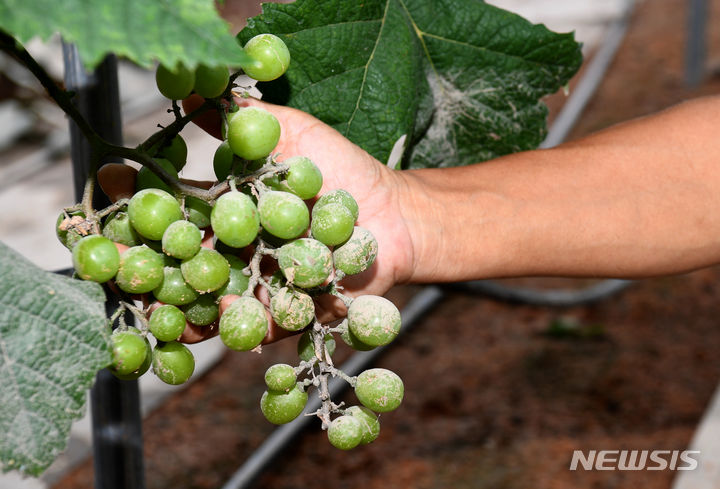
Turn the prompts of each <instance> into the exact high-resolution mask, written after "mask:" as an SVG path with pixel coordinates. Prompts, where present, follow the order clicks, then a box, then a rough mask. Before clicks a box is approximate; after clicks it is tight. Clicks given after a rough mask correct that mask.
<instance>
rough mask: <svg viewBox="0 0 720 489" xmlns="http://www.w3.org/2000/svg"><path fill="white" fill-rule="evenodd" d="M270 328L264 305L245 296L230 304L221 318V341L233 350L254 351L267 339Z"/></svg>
mask: <svg viewBox="0 0 720 489" xmlns="http://www.w3.org/2000/svg"><path fill="white" fill-rule="evenodd" d="M268 326H269V325H268V320H267V316H266V315H265V307H264V306H263V305H262V303H261V302H260V301H259V300H257V299H255V298H254V297H246V296H243V297H240V298H239V299H237V300H235V301H234V302H233V303H232V304H230V306H228V308H227V309H225V312H224V313H223V315H222V317H221V318H220V339H221V340H222V342H223V343H224V344H225V346H227V347H228V348H230V349H231V350H236V351H247V350H252V349H253V348H255V347H256V346H258V345H259V344H260V343H261V342H262V340H263V338H265V335H266V334H267V331H268Z"/></svg>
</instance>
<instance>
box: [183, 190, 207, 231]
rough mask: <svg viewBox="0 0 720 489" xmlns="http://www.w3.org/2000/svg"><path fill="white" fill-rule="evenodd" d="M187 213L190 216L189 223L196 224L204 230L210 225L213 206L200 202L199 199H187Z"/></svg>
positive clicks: (188, 197)
mask: <svg viewBox="0 0 720 489" xmlns="http://www.w3.org/2000/svg"><path fill="white" fill-rule="evenodd" d="M185 212H186V213H187V216H188V221H190V222H191V223H193V224H195V225H196V226H197V227H198V228H200V229H204V228H206V227H208V226H209V225H210V212H212V206H211V205H210V204H208V203H207V202H205V201H204V200H200V199H198V198H197V197H190V196H187V197H185Z"/></svg>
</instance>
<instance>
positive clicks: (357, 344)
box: [340, 328, 375, 351]
mask: <svg viewBox="0 0 720 489" xmlns="http://www.w3.org/2000/svg"><path fill="white" fill-rule="evenodd" d="M340 338H341V339H342V340H343V343H345V344H346V345H347V346H349V347H350V348H352V349H353V350H357V351H370V350H372V349H373V348H375V346H373V345H366V344H365V343H363V342H362V341H360V340H359V339H358V338H357V336H355V335H354V334H353V332H352V331H350V328H347V329H346V330H345V331H343V332H342V333H341V334H340Z"/></svg>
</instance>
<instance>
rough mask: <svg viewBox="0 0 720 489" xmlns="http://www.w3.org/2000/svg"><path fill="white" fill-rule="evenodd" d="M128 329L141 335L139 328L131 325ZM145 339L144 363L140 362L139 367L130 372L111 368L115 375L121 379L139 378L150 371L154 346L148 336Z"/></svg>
mask: <svg viewBox="0 0 720 489" xmlns="http://www.w3.org/2000/svg"><path fill="white" fill-rule="evenodd" d="M127 331H128V332H133V333H135V334H137V335H138V336H139V335H140V331H139V330H138V329H137V328H133V327H130V328H128V329H127ZM143 341H144V343H145V359H144V360H143V362H142V364H140V366H139V367H138V368H137V369H135V370H133V371H132V372H130V373H129V374H120V373H118V372H115V371H113V370H112V368H111V369H109V370H110V372H112V374H113V375H114V376H115V377H117V378H118V379H120V380H136V379H139V378H140V377H141V376H142V375H143V374H144V373H145V372H147V371H148V369H149V368H150V365H151V364H152V346H151V345H150V342H149V341H148V339H147V338H143Z"/></svg>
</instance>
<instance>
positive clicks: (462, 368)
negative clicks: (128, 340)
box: [55, 0, 720, 489]
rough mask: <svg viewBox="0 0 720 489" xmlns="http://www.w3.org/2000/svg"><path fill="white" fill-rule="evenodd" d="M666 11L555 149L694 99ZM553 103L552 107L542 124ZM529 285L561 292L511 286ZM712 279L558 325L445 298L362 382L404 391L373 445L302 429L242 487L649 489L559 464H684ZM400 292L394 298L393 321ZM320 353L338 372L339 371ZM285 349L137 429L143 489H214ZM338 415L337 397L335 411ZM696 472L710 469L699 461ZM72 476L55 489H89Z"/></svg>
mask: <svg viewBox="0 0 720 489" xmlns="http://www.w3.org/2000/svg"><path fill="white" fill-rule="evenodd" d="M687 5H688V2H685V1H682V0H653V1H652V2H650V1H645V2H639V3H638V5H637V7H636V11H635V13H634V16H633V19H632V23H631V25H630V28H629V31H628V35H627V37H626V39H625V41H624V42H623V44H622V46H621V48H620V51H619V53H618V55H617V58H616V60H615V62H614V63H613V64H612V66H611V68H610V71H609V73H608V75H607V77H606V79H605V80H604V82H603V84H602V86H601V87H600V90H599V92H598V93H597V94H596V96H595V97H594V99H593V101H592V103H591V104H590V106H589V107H588V109H587V110H586V112H585V114H584V116H583V118H582V120H581V122H580V124H579V125H578V127H577V129H576V131H575V132H574V134H573V137H579V136H582V135H583V134H585V133H587V132H589V131H594V130H597V129H601V128H602V127H606V126H607V125H610V124H612V123H615V122H619V121H622V120H626V119H628V118H631V117H636V116H639V115H643V114H647V113H650V112H653V111H657V110H660V109H662V108H664V107H667V106H669V105H672V104H674V103H677V102H680V101H681V100H684V99H687V98H691V97H695V96H699V95H704V94H710V93H720V80H719V79H718V78H717V77H713V76H712V75H711V74H710V73H708V78H707V79H706V81H705V82H704V83H703V84H702V86H701V87H699V88H698V89H696V90H692V91H689V90H687V89H686V88H685V87H684V83H683V64H684V46H685V44H684V43H685V36H686V29H685V26H686V10H687ZM709 5H710V7H711V9H710V19H711V20H710V21H709V24H708V28H709V35H710V38H709V40H708V49H709V57H710V59H709V66H713V65H714V61H713V60H716V59H720V58H718V57H719V56H720V53H719V52H718V49H720V29H717V28H716V27H717V21H716V20H714V19H717V18H718V15H720V0H712V1H711V2H709ZM561 98H562V97H553V98H552V99H551V100H550V105H551V106H552V107H554V108H557V106H558V105H559V103H560V102H561ZM523 283H526V284H527V283H532V284H535V285H550V284H560V285H562V286H563V287H568V286H569V285H571V284H575V285H577V284H581V283H584V282H576V281H556V280H552V281H550V280H537V279H535V280H527V281H523ZM719 284H720V267H716V268H709V269H705V270H700V271H697V272H694V273H691V274H687V275H682V276H675V277H666V278H658V279H652V280H643V281H640V282H637V283H636V284H634V285H633V286H631V287H630V288H629V289H627V290H626V291H625V292H623V293H621V294H620V295H617V296H615V297H613V298H611V299H608V300H606V301H603V302H600V303H597V304H594V305H590V306H586V307H574V308H566V309H549V308H540V307H530V306H523V305H508V304H503V303H498V302H496V301H493V300H489V299H485V298H482V297H478V296H473V295H469V294H463V293H460V292H449V293H448V295H447V297H446V299H444V300H443V301H442V303H441V304H440V305H439V306H438V307H436V308H435V309H434V310H432V312H430V313H429V314H427V315H425V317H424V318H423V319H422V321H420V322H419V323H418V324H417V325H416V326H415V327H414V328H413V330H412V331H411V332H410V333H409V334H407V335H401V336H400V337H399V338H398V339H396V340H395V342H394V343H393V346H392V347H391V348H390V349H389V350H388V352H387V353H386V354H385V355H383V356H382V357H381V359H380V360H379V362H378V363H377V364H376V365H374V366H375V367H381V368H387V369H390V370H392V371H394V372H396V373H398V374H399V375H400V377H401V378H402V379H403V381H404V383H405V399H404V401H403V403H402V404H401V406H400V407H399V408H398V409H397V410H396V411H393V412H390V413H384V414H382V415H381V416H380V425H381V431H380V436H379V438H378V439H377V440H376V441H375V442H373V443H371V444H370V445H368V446H365V447H360V448H356V449H354V450H352V451H349V452H344V451H340V450H337V449H335V448H333V447H331V446H330V444H329V443H328V441H327V437H326V434H325V433H324V432H322V431H321V430H320V427H319V423H317V422H313V423H312V426H311V428H310V429H308V430H306V431H305V432H303V434H302V435H301V436H300V437H299V438H298V439H296V440H295V441H294V442H293V443H292V444H291V445H290V446H289V447H287V448H286V449H285V450H284V451H283V452H282V453H281V454H280V456H279V458H278V459H276V460H275V461H273V463H272V464H271V466H270V467H269V468H268V469H267V470H266V472H265V473H264V474H263V475H262V476H261V477H260V479H259V480H258V481H257V482H256V484H255V487H262V488H264V489H294V488H307V487H325V488H332V489H344V488H348V489H351V488H352V489H355V488H363V489H392V488H412V489H423V488H428V489H429V488H433V489H434V488H437V489H440V488H442V489H450V488H452V489H464V488H473V489H484V488H488V489H490V488H493V489H496V488H503V489H580V488H613V489H644V488H653V489H667V488H670V485H671V482H672V480H673V477H674V476H675V474H676V473H675V472H672V471H669V470H666V471H646V470H641V471H632V472H620V471H584V470H578V471H570V470H568V466H569V462H570V459H571V456H572V453H573V450H586V451H587V450H602V449H607V450H620V449H641V450H642V449H648V450H652V449H668V450H681V449H684V448H685V447H686V446H687V444H688V442H689V440H690V439H691V437H692V435H693V433H694V430H695V428H696V427H697V424H698V422H699V420H700V417H701V416H702V414H703V412H704V410H705V408H706V407H707V404H708V402H709V400H710V399H711V396H712V394H713V392H714V390H715V388H716V386H717V385H718V381H719V380H720V360H718V351H720V324H719V321H718V317H719V316H720V315H719V314H718V308H719V304H720V286H719ZM416 290H417V287H403V288H398V289H395V290H393V291H392V292H391V294H389V297H390V298H391V299H392V300H393V301H395V302H396V304H397V305H398V306H401V305H402V303H403V302H404V301H406V300H407V298H408V297H409V296H410V295H411V294H412V293H413V292H415V291H416ZM348 353H349V352H348V350H347V349H346V348H345V347H344V345H343V344H342V342H340V341H338V352H337V354H336V358H337V360H338V362H337V363H338V364H339V363H341V362H342V358H344V357H345V356H346V355H347V354H348ZM294 358H295V342H294V341H293V340H286V341H282V342H280V343H278V344H276V345H273V346H269V347H265V348H263V352H262V355H257V354H255V353H235V352H228V353H227V354H226V355H225V356H224V358H223V360H222V361H221V362H220V364H219V365H218V366H217V367H216V368H215V369H213V370H212V371H210V372H209V373H208V374H206V375H205V376H203V377H202V378H199V379H196V381H195V382H194V383H193V384H192V385H191V386H189V387H188V388H187V389H184V390H179V391H178V393H177V394H176V395H174V396H172V397H171V398H170V399H169V400H168V401H167V402H166V403H165V404H164V405H163V406H162V407H161V408H159V409H158V410H157V411H155V412H154V413H152V414H151V415H150V416H149V418H148V419H147V420H146V421H145V424H144V426H143V429H144V435H145V456H146V458H145V463H146V472H147V487H148V489H165V488H170V487H173V488H183V489H211V488H212V489H215V488H219V487H221V486H222V484H223V483H224V482H225V481H227V479H228V478H229V477H230V476H231V475H232V473H233V472H234V471H235V470H236V469H237V468H238V467H239V466H240V465H241V464H242V463H243V461H244V460H246V459H247V458H248V457H249V456H250V455H251V454H252V452H253V450H255V449H256V448H257V447H258V446H259V445H260V444H261V443H262V441H263V440H264V439H265V437H266V436H268V435H269V434H270V433H271V432H272V430H273V429H274V426H273V425H271V424H270V423H268V422H267V421H265V420H264V419H263V417H262V414H261V412H260V409H259V402H260V397H261V395H262V392H263V390H264V382H263V374H264V372H265V369H266V368H267V367H269V366H270V365H272V364H274V363H292V362H294ZM344 399H345V400H346V401H347V402H350V403H355V402H356V401H355V399H354V397H353V396H352V395H351V394H348V395H347V396H346V397H345V398H344ZM709 456H712V455H709ZM92 480H93V473H92V462H91V461H88V462H87V463H85V464H84V465H82V466H81V467H79V468H78V469H77V470H75V471H74V472H73V473H72V474H70V475H69V476H68V477H67V478H66V479H65V480H63V481H62V482H61V483H59V484H57V485H56V486H55V489H83V488H91V487H92Z"/></svg>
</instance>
